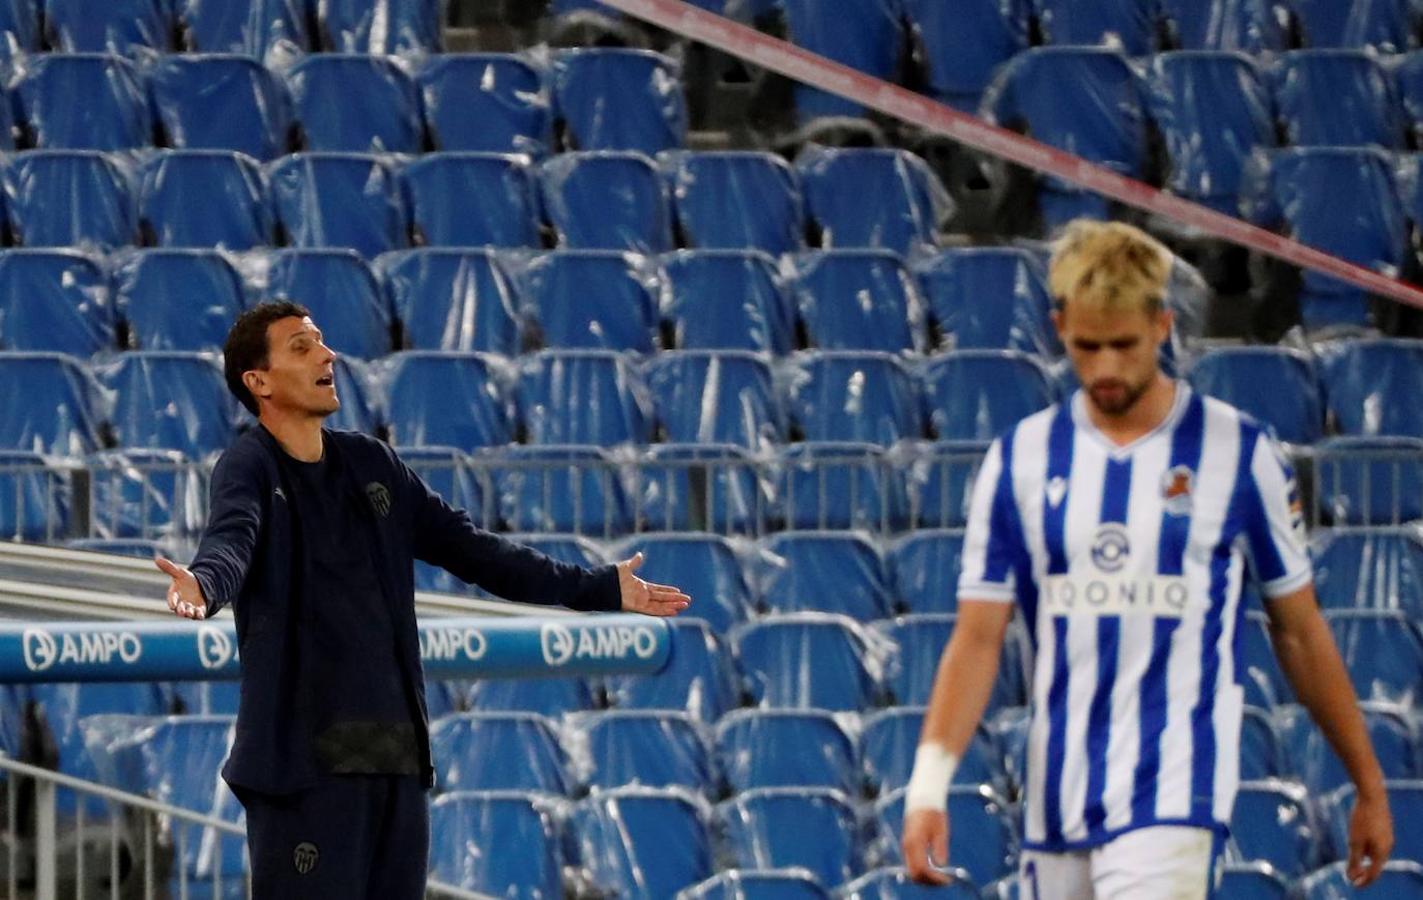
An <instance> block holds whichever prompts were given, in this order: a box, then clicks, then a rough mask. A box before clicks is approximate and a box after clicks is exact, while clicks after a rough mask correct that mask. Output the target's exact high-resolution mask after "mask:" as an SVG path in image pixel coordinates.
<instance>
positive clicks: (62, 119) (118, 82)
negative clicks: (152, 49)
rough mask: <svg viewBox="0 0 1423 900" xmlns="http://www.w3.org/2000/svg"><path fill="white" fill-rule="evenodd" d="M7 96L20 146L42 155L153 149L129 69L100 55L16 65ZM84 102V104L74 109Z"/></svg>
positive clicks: (144, 104) (47, 57)
mask: <svg viewBox="0 0 1423 900" xmlns="http://www.w3.org/2000/svg"><path fill="white" fill-rule="evenodd" d="M14 77H15V80H14V81H13V82H12V84H11V88H10V90H11V96H12V97H13V98H14V101H15V111H16V114H17V116H18V117H19V120H20V131H21V135H22V143H23V145H24V146H26V147H39V148H40V149H44V150H128V149H131V148H137V147H147V146H148V145H149V144H151V143H153V121H152V119H151V118H150V115H149V110H148V99H147V98H146V97H145V96H144V93H143V86H142V83H141V82H140V81H139V76H138V72H137V70H136V69H135V68H134V65H133V63H131V62H129V61H128V60H126V59H123V58H122V57H118V56H109V55H105V54H99V53H83V54H72V55H71V54H63V53H47V54H43V55H40V56H35V57H31V58H28V59H26V60H25V61H24V62H23V63H20V64H18V66H17V72H16V74H15V76H14ZM80 96H82V97H83V98H84V102H83V103H75V102H74V100H75V98H76V97H80Z"/></svg>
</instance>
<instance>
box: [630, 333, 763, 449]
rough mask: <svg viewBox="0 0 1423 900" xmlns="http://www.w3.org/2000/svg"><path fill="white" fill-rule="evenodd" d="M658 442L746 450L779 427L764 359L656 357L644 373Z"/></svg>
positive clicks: (688, 353) (687, 353)
mask: <svg viewBox="0 0 1423 900" xmlns="http://www.w3.org/2000/svg"><path fill="white" fill-rule="evenodd" d="M645 376H646V378H647V383H648V387H649V389H650V391H651V393H652V397H653V400H654V403H655V406H656V410H657V422H658V431H659V433H660V436H661V437H662V439H663V440H666V441H669V442H673V443H682V444H707V443H727V444H736V445H738V446H741V447H746V448H748V449H751V450H756V449H760V448H762V447H766V446H770V445H774V444H776V443H779V442H780V441H781V436H782V435H783V434H784V431H785V428H784V423H783V421H782V418H783V417H782V415H781V410H780V407H779V403H778V400H777V398H776V393H775V387H774V385H773V380H772V375H771V369H770V366H769V365H768V364H767V360H766V359H765V358H764V357H762V356H760V355H758V354H753V353H748V352H744V351H740V352H738V351H731V350H722V351H706V350H681V351H669V352H666V353H660V354H658V355H657V356H655V357H654V358H653V359H652V361H651V363H649V365H648V368H647V369H646V370H645Z"/></svg>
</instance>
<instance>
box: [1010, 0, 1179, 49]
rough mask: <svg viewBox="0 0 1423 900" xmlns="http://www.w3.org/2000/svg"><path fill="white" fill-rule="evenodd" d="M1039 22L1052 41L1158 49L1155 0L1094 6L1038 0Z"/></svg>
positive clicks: (1123, 0)
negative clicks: (1156, 45) (1156, 46)
mask: <svg viewBox="0 0 1423 900" xmlns="http://www.w3.org/2000/svg"><path fill="white" fill-rule="evenodd" d="M1034 6H1035V7H1036V8H1037V14H1038V23H1039V25H1040V26H1041V28H1042V30H1043V37H1044V38H1045V40H1046V42H1047V43H1049V44H1081V45H1089V46H1090V45H1092V44H1110V45H1114V46H1118V47H1121V48H1122V50H1123V51H1124V52H1125V53H1126V54H1127V55H1128V56H1145V55H1147V54H1148V53H1150V52H1151V51H1152V50H1154V49H1155V38H1156V34H1155V30H1156V4H1155V3H1154V2H1153V0H1108V2H1104V3H1093V4H1091V5H1090V6H1080V5H1077V4H1074V3H1073V2H1072V0H1034Z"/></svg>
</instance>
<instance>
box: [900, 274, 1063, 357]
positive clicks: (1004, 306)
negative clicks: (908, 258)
mask: <svg viewBox="0 0 1423 900" xmlns="http://www.w3.org/2000/svg"><path fill="white" fill-rule="evenodd" d="M914 277H915V278H916V279H917V281H918V283H919V289H920V290H921V291H922V292H923V295H924V303H925V306H926V307H927V309H928V313H929V322H930V325H929V328H930V334H931V335H932V336H933V337H931V341H932V342H933V343H935V344H936V345H937V346H939V347H942V348H943V349H945V350H1020V351H1022V352H1024V353H1032V354H1036V355H1039V356H1044V357H1050V356H1060V355H1062V345H1061V344H1060V343H1059V341H1058V339H1057V334H1056V332H1055V331H1054V329H1053V325H1052V319H1051V317H1050V313H1051V311H1052V298H1051V296H1049V294H1048V288H1047V273H1046V272H1045V271H1043V268H1042V266H1041V265H1040V264H1039V263H1038V261H1037V259H1036V258H1035V257H1034V256H1033V255H1032V254H1031V253H1030V252H1028V251H1027V250H1022V249H1019V248H1016V247H960V248H955V249H953V250H944V251H942V252H940V253H938V254H937V255H934V256H931V257H928V258H925V259H922V260H920V261H918V262H917V263H916V264H915V266H914Z"/></svg>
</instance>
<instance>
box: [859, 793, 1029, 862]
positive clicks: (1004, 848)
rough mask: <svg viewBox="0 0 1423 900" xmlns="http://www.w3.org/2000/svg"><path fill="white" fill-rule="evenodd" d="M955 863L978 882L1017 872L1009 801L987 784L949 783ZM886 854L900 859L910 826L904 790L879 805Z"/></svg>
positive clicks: (881, 841) (952, 859)
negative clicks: (903, 831) (906, 827)
mask: <svg viewBox="0 0 1423 900" xmlns="http://www.w3.org/2000/svg"><path fill="white" fill-rule="evenodd" d="M948 810H949V821H951V822H953V823H954V827H953V828H951V829H950V831H949V864H950V865H952V866H955V867H957V868H961V869H964V870H965V871H967V872H968V875H969V878H970V879H971V880H972V883H973V884H976V885H977V884H991V883H993V882H994V881H997V880H998V879H999V878H1002V877H1004V876H1007V875H1010V874H1012V872H1013V866H1014V862H1015V856H1016V855H1017V846H1016V842H1015V840H1014V836H1013V826H1012V821H1011V818H1010V811H1009V810H1008V808H1007V804H1006V803H1005V802H1004V801H1003V799H1002V798H1000V797H999V796H998V795H996V794H995V793H993V789H992V788H990V787H988V786H986V785H974V786H958V785H955V786H953V787H950V788H949V797H948ZM874 815H875V819H876V821H877V824H878V825H879V838H878V844H879V847H880V850H881V853H884V854H886V855H887V854H889V853H893V854H896V856H895V857H891V858H898V852H899V851H898V848H899V841H900V837H901V829H902V828H903V826H904V792H903V791H896V792H894V793H893V794H890V795H889V796H888V797H885V798H883V799H881V800H880V801H879V802H877V803H876V804H875V807H874Z"/></svg>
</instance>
